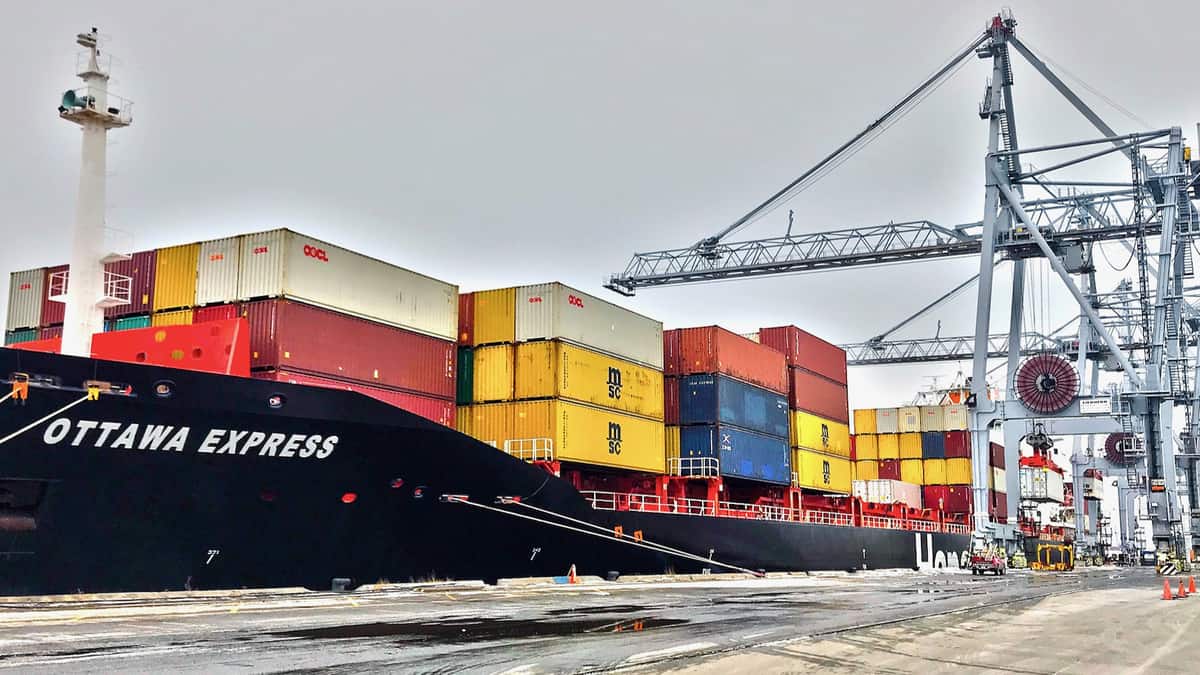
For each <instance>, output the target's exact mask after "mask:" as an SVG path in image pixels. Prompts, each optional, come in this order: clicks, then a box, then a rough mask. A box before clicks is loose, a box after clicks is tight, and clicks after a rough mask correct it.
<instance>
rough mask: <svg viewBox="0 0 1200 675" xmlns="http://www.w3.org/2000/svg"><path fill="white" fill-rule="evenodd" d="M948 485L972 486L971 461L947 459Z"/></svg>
mask: <svg viewBox="0 0 1200 675" xmlns="http://www.w3.org/2000/svg"><path fill="white" fill-rule="evenodd" d="M946 484H947V485H970V484H971V460H969V459H961V458H956V459H947V460H946Z"/></svg>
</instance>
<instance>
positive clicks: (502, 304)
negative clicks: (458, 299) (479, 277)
mask: <svg viewBox="0 0 1200 675" xmlns="http://www.w3.org/2000/svg"><path fill="white" fill-rule="evenodd" d="M516 338H517V289H516V288H515V287H514V288H497V289H495V290H491V291H475V336H474V342H473V344H474V345H475V346H478V345H490V344H497V343H501V342H514V341H516Z"/></svg>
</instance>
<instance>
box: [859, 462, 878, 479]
mask: <svg viewBox="0 0 1200 675" xmlns="http://www.w3.org/2000/svg"><path fill="white" fill-rule="evenodd" d="M854 475H855V479H854V480H878V479H879V462H876V461H875V460H871V459H867V460H861V459H860V460H859V461H857V462H855V463H854Z"/></svg>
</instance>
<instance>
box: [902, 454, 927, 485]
mask: <svg viewBox="0 0 1200 675" xmlns="http://www.w3.org/2000/svg"><path fill="white" fill-rule="evenodd" d="M900 480H902V481H904V482H906V483H913V484H915V485H923V484H924V483H925V460H923V459H902V460H900Z"/></svg>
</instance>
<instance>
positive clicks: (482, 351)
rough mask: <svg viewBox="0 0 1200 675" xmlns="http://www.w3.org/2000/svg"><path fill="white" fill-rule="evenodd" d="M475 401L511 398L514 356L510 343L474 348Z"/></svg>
mask: <svg viewBox="0 0 1200 675" xmlns="http://www.w3.org/2000/svg"><path fill="white" fill-rule="evenodd" d="M474 368H475V373H474V374H475V379H474V381H475V384H474V390H473V391H472V394H471V395H472V396H473V397H474V398H473V401H474V402H475V403H488V402H494V401H511V400H513V377H514V358H513V346H512V345H489V346H487V347H476V348H475V366H474Z"/></svg>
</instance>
